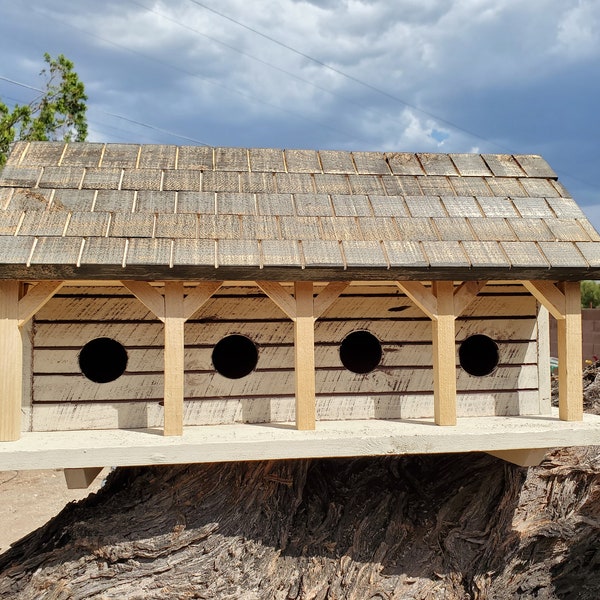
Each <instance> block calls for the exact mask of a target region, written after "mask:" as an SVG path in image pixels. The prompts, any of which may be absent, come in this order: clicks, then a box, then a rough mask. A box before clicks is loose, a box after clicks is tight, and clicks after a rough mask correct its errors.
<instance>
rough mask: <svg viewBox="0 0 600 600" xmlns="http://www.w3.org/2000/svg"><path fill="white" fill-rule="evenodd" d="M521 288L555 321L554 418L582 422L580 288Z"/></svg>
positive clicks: (573, 284)
mask: <svg viewBox="0 0 600 600" xmlns="http://www.w3.org/2000/svg"><path fill="white" fill-rule="evenodd" d="M522 283H523V285H524V286H525V287H526V288H527V289H528V290H529V291H530V292H531V294H532V295H533V296H535V297H536V299H537V300H538V302H540V304H542V305H543V306H545V307H546V308H547V309H548V311H549V312H550V314H551V315H552V316H553V317H554V318H555V319H556V326H557V332H558V415H559V418H560V419H561V420H562V421H582V420H583V382H582V376H583V356H582V345H581V342H582V333H581V289H580V284H579V282H577V281H565V282H562V283H559V284H554V283H552V282H550V281H523V282H522Z"/></svg>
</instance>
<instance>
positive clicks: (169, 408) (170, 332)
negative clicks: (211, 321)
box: [164, 281, 185, 435]
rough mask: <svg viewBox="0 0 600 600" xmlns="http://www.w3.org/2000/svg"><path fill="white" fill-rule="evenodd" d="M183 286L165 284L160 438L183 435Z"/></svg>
mask: <svg viewBox="0 0 600 600" xmlns="http://www.w3.org/2000/svg"><path fill="white" fill-rule="evenodd" d="M183 298H184V290H183V282H181V281H166V282H165V394H164V402H165V427H164V435H183V396H184V324H185V316H184V309H183Z"/></svg>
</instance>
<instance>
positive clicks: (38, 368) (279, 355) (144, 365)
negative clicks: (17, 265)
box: [33, 341, 537, 375]
mask: <svg viewBox="0 0 600 600" xmlns="http://www.w3.org/2000/svg"><path fill="white" fill-rule="evenodd" d="M498 346H499V354H500V363H501V364H519V363H530V364H533V363H534V362H535V361H536V360H537V344H536V342H531V341H527V342H521V343H519V342H501V343H499V345H498ZM382 350H383V357H382V360H381V363H380V366H381V367H423V366H427V365H429V366H431V364H432V352H431V344H423V345H414V344H405V343H398V344H383V347H382ZM212 352H213V348H212V347H210V346H201V347H190V346H187V347H186V351H185V370H186V371H198V370H200V371H210V370H213V369H214V366H213V364H212ZM127 355H128V363H127V372H129V373H138V372H149V371H150V372H156V371H162V369H163V362H164V357H163V349H162V347H155V348H129V349H127ZM258 355H259V358H258V365H257V369H258V370H265V369H292V368H293V366H294V348H293V346H291V345H288V346H262V347H259V349H258ZM78 357H79V349H64V348H59V349H53V348H37V349H36V350H35V351H34V353H33V371H34V374H36V375H37V374H51V373H53V374H61V373H62V374H77V373H80V368H79V362H78ZM315 364H316V367H317V369H320V368H332V367H341V366H342V363H341V361H340V353H339V345H337V344H335V345H317V346H316V348H315Z"/></svg>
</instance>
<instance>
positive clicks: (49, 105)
mask: <svg viewBox="0 0 600 600" xmlns="http://www.w3.org/2000/svg"><path fill="white" fill-rule="evenodd" d="M44 61H45V62H46V64H47V65H48V66H47V67H45V68H44V69H42V71H41V72H40V75H42V76H43V77H45V79H46V85H45V89H44V91H43V92H42V95H41V96H39V97H38V98H36V99H35V100H33V101H32V102H31V103H30V104H27V105H23V106H20V105H18V104H17V105H16V106H15V107H14V108H13V110H12V111H11V110H9V108H8V107H7V106H6V105H5V104H4V103H2V102H1V101H0V167H1V166H2V165H3V164H4V163H5V162H6V157H7V155H8V151H9V148H10V144H11V143H12V142H14V141H15V140H29V141H47V140H52V141H54V140H65V141H67V142H70V141H76V142H83V141H84V140H85V139H86V137H87V118H86V110H87V105H86V102H85V101H86V100H87V96H86V94H85V89H84V85H83V83H82V82H81V81H80V80H79V76H78V75H77V73H75V71H73V67H74V65H73V63H72V62H71V61H70V60H68V59H67V58H65V57H64V56H63V55H62V54H59V55H58V57H57V58H56V59H54V58H52V57H51V56H50V55H49V54H48V53H46V54H44Z"/></svg>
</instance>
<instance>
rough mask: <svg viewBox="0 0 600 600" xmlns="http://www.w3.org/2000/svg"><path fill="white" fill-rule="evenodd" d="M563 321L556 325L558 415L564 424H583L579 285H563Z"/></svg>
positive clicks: (567, 282) (576, 283) (565, 283)
mask: <svg viewBox="0 0 600 600" xmlns="http://www.w3.org/2000/svg"><path fill="white" fill-rule="evenodd" d="M562 288H563V294H564V296H565V313H564V319H558V320H557V322H556V325H557V332H558V415H559V417H560V419H561V420H562V421H582V420H583V382H582V375H583V373H582V370H583V367H582V361H583V356H582V347H581V339H582V337H581V336H582V333H581V291H580V284H579V282H577V281H575V282H573V281H566V282H564V283H563V284H562Z"/></svg>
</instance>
